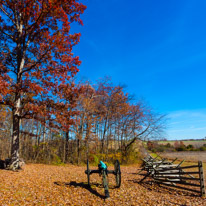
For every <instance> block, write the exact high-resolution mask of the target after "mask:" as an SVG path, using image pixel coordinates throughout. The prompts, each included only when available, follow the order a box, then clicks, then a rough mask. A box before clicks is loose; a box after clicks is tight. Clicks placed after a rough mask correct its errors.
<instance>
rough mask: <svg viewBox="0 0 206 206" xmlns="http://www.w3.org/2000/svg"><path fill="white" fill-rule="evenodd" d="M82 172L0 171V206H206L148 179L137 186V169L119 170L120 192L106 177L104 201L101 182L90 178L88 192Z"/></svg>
mask: <svg viewBox="0 0 206 206" xmlns="http://www.w3.org/2000/svg"><path fill="white" fill-rule="evenodd" d="M85 168H86V167H78V166H72V165H68V166H51V165H41V164H28V165H26V166H25V168H24V170H22V171H19V172H12V171H6V170H0V205H5V206H6V205H15V206H16V205H29V206H31V205H118V206H120V205H141V206H142V205H152V206H154V205H164V206H165V205H198V206H200V205H206V198H201V197H198V195H196V194H194V193H187V192H183V191H177V189H176V190H174V189H169V190H168V189H166V188H164V187H159V186H157V185H156V184H153V183H152V182H151V181H149V179H148V180H147V179H146V180H145V181H144V182H143V183H142V184H139V183H138V181H139V180H140V179H141V178H142V176H140V175H137V172H138V167H137V166H122V167H121V170H122V185H121V187H120V188H115V183H114V176H113V175H109V192H110V196H111V197H110V198H109V199H106V200H105V199H104V190H103V187H102V185H101V178H100V177H99V175H97V174H92V176H91V183H92V185H91V188H89V187H88V186H87V177H86V175H85V173H84V171H85ZM91 169H95V167H92V168H91ZM109 169H113V168H112V167H110V168H109Z"/></svg>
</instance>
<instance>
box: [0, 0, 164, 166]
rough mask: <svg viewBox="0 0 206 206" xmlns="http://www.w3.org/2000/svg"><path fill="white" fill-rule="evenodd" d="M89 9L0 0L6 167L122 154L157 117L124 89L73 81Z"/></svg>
mask: <svg viewBox="0 0 206 206" xmlns="http://www.w3.org/2000/svg"><path fill="white" fill-rule="evenodd" d="M85 9H86V6H85V5H83V4H82V3H81V2H80V1H79V0H71V1H67V0H66V1H65V0H21V1H20V0H16V1H13V0H0V105H1V106H0V109H1V114H2V116H1V122H0V124H1V131H0V132H1V156H2V157H5V156H9V157H10V160H11V161H10V164H9V168H10V169H15V168H18V167H19V158H20V156H22V157H23V158H25V159H26V160H30V161H36V162H39V161H48V162H51V161H53V160H55V161H57V162H68V161H70V162H77V163H80V162H81V160H82V159H84V158H85V156H87V157H89V154H91V153H100V154H102V155H105V158H108V156H109V154H110V153H113V152H114V153H117V152H120V153H121V155H123V156H127V155H128V153H129V151H130V150H131V146H132V145H133V144H134V142H135V141H136V140H137V139H139V138H141V137H142V136H143V135H144V136H145V137H146V136H149V135H150V136H151V135H152V134H154V132H157V131H160V128H161V126H162V124H161V122H162V119H163V118H162V116H161V115H155V114H154V112H152V111H151V109H149V108H148V107H146V105H145V104H144V103H142V102H138V103H135V104H132V103H131V99H130V96H129V94H127V93H125V92H124V90H123V87H121V86H113V85H112V84H111V83H109V82H108V81H101V82H99V83H97V84H96V85H92V84H90V83H76V82H75V81H74V80H73V79H74V77H75V76H76V74H77V73H78V71H79V69H78V67H79V66H80V64H81V61H80V60H79V57H78V56H75V55H74V54H73V52H72V51H73V47H74V46H76V45H77V44H78V43H79V41H80V36H81V34H80V33H72V32H71V27H72V26H73V22H76V23H78V24H80V25H83V22H82V20H81V18H80V17H81V15H82V14H83V13H84V11H85Z"/></svg>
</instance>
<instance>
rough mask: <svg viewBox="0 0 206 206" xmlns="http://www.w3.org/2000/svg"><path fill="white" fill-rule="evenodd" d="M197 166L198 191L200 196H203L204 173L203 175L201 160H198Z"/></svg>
mask: <svg viewBox="0 0 206 206" xmlns="http://www.w3.org/2000/svg"><path fill="white" fill-rule="evenodd" d="M198 166H199V177H200V192H201V196H203V197H205V185H204V175H203V168H202V162H201V161H199V162H198Z"/></svg>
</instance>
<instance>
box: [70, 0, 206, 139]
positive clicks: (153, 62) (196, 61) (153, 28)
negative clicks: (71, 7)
mask: <svg viewBox="0 0 206 206" xmlns="http://www.w3.org/2000/svg"><path fill="white" fill-rule="evenodd" d="M82 2H83V3H84V4H85V5H87V9H86V11H85V13H84V14H83V16H82V19H83V22H84V26H83V27H81V26H77V25H73V27H72V31H75V32H81V33H82V37H81V41H80V43H79V44H78V45H77V46H76V48H75V49H74V53H75V55H78V56H80V59H81V60H82V65H81V66H80V72H79V73H78V78H86V79H90V80H92V81H95V80H97V79H99V78H101V77H104V76H110V77H112V81H113V82H114V83H115V84H119V83H121V84H126V85H127V91H128V92H129V93H131V94H134V95H135V96H136V98H137V99H138V98H142V97H143V98H144V99H145V100H146V102H148V103H149V104H150V105H151V106H152V107H153V108H154V109H155V110H156V111H157V112H161V113H164V114H168V117H169V118H170V119H169V121H168V130H167V138H168V139H184V138H203V137H205V136H206V95H205V94H206V92H205V88H206V86H205V84H206V83H205V79H206V70H205V67H206V12H205V11H206V1H205V0H166V1H165V0H156V1H154V0H144V1H139V0H127V1H124V0H87V1H86V0H82Z"/></svg>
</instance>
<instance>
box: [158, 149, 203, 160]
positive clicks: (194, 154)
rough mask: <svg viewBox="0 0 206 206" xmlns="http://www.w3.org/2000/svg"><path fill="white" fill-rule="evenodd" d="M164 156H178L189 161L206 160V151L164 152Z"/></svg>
mask: <svg viewBox="0 0 206 206" xmlns="http://www.w3.org/2000/svg"><path fill="white" fill-rule="evenodd" d="M161 156H162V157H166V158H172V159H174V158H178V159H181V160H183V159H185V160H187V161H196V162H197V161H198V160H200V161H203V162H206V151H204V152H200V151H182V152H164V153H162V154H161Z"/></svg>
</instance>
